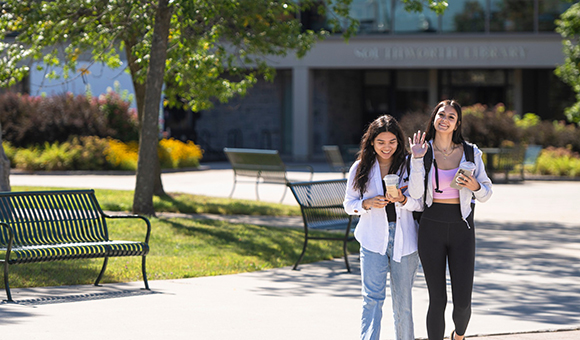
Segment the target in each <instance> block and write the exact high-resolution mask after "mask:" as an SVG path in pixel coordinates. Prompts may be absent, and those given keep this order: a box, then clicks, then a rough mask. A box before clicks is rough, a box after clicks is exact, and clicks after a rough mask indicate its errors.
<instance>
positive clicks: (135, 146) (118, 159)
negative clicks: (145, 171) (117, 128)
mask: <svg viewBox="0 0 580 340" xmlns="http://www.w3.org/2000/svg"><path fill="white" fill-rule="evenodd" d="M105 157H106V158H107V162H108V163H109V164H110V165H111V166H112V167H113V169H119V170H137V161H138V160H139V143H137V142H135V141H131V142H128V143H123V142H121V141H120V140H116V139H112V138H109V145H108V146H107V148H106V150H105Z"/></svg>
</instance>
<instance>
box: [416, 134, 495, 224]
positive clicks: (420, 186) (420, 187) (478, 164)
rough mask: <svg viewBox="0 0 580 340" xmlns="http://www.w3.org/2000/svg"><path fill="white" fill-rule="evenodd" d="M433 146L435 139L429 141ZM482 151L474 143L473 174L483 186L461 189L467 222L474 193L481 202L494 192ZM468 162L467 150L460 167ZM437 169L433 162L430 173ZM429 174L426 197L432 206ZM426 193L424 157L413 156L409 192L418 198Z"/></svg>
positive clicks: (462, 208) (462, 204)
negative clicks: (474, 189)
mask: <svg viewBox="0 0 580 340" xmlns="http://www.w3.org/2000/svg"><path fill="white" fill-rule="evenodd" d="M429 143H430V144H431V147H433V141H429ZM481 155H482V152H481V150H479V148H478V147H477V145H475V144H473V158H474V163H475V171H474V172H473V176H474V177H475V179H476V180H477V181H478V182H479V184H480V185H481V188H480V189H479V190H477V191H471V190H469V189H467V188H463V189H461V190H459V205H460V207H461V216H462V217H463V220H464V221H465V223H467V217H468V216H469V214H470V213H471V200H472V193H473V196H475V199H477V200H478V201H480V202H485V201H487V200H488V199H489V198H490V197H491V194H492V193H493V192H492V190H491V186H492V183H491V180H490V179H489V177H488V176H487V173H486V172H485V164H483V160H482V158H481ZM465 163H467V160H466V159H465V152H464V153H463V156H462V158H461V162H460V164H459V167H460V168H461V166H462V165H464V164H465ZM434 169H435V166H434V165H433V164H431V169H430V170H429V174H431V173H432V172H433V171H434ZM429 174H427V176H429V177H428V178H427V196H426V198H425V204H426V205H427V207H430V206H431V205H432V204H433V191H434V189H433V188H434V186H433V176H430V175H429ZM424 193H425V165H424V164H423V157H421V158H411V176H410V178H409V194H410V195H411V197H413V198H416V199H422V196H423V194H424ZM467 225H468V227H471V226H470V225H469V223H467Z"/></svg>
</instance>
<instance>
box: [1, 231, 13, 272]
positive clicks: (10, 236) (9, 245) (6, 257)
mask: <svg viewBox="0 0 580 340" xmlns="http://www.w3.org/2000/svg"><path fill="white" fill-rule="evenodd" d="M0 226H1V227H4V228H6V229H8V244H7V245H6V255H5V257H4V261H6V262H7V261H8V260H9V259H10V252H11V251H12V244H13V243H14V231H13V230H12V227H11V226H10V225H9V224H8V223H5V222H0Z"/></svg>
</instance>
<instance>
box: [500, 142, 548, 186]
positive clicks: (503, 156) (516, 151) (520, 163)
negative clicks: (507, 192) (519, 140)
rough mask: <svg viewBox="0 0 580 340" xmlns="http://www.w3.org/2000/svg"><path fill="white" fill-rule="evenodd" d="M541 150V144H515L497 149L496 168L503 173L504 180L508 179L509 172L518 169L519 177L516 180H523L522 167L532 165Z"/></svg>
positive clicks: (507, 180)
mask: <svg viewBox="0 0 580 340" xmlns="http://www.w3.org/2000/svg"><path fill="white" fill-rule="evenodd" d="M541 151H542V146H541V145H528V146H523V145H516V146H514V147H504V148H500V149H499V153H498V170H500V171H503V172H504V174H505V179H506V182H509V181H510V177H509V173H510V172H511V171H513V170H518V172H519V174H520V177H519V178H518V179H516V180H517V181H523V180H525V176H524V169H525V167H526V166H533V165H534V164H536V160H537V159H538V156H539V155H540V152H541Z"/></svg>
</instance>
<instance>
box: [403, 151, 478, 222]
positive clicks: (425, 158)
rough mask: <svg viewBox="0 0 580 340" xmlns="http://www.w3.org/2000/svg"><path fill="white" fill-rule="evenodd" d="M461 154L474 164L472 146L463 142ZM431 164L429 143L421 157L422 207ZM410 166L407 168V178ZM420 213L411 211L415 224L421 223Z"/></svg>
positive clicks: (431, 156)
mask: <svg viewBox="0 0 580 340" xmlns="http://www.w3.org/2000/svg"><path fill="white" fill-rule="evenodd" d="M463 153H464V154H465V160H466V161H468V162H475V155H474V154H475V152H474V149H473V144H471V143H469V142H466V141H463ZM432 164H433V148H432V147H431V143H427V153H426V154H425V155H424V156H423V166H424V167H425V183H424V188H425V192H424V193H423V206H425V200H426V199H427V182H428V179H429V176H428V175H427V174H429V171H430V170H431V165H432ZM410 168H411V167H410V166H409V165H408V166H407V176H409V175H410V174H409V172H410V171H411V170H410ZM422 214H423V212H422V211H413V219H414V220H415V221H417V222H419V221H421V215H422Z"/></svg>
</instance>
